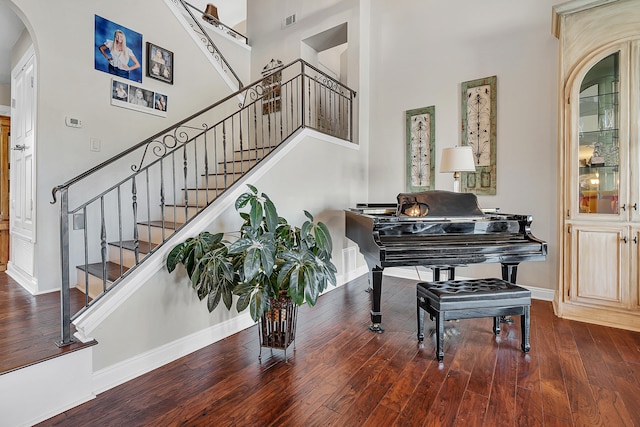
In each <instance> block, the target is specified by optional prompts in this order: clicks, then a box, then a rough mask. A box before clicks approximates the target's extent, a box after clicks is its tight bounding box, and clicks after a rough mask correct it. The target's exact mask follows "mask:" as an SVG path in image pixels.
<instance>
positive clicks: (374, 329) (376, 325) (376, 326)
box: [369, 323, 384, 334]
mask: <svg viewBox="0 0 640 427" xmlns="http://www.w3.org/2000/svg"><path fill="white" fill-rule="evenodd" d="M369 330H370V331H371V332H376V333H378V334H381V333H383V332H384V328H383V327H382V325H381V324H380V323H372V324H370V325H369Z"/></svg>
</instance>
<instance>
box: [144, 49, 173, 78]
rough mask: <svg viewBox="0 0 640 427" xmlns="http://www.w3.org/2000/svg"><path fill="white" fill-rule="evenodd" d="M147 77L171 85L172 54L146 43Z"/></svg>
mask: <svg viewBox="0 0 640 427" xmlns="http://www.w3.org/2000/svg"><path fill="white" fill-rule="evenodd" d="M147 77H151V78H152V79H156V80H161V81H163V82H165V83H169V84H173V52H171V51H169V50H167V49H163V48H161V47H160V46H156V45H155V44H153V43H149V42H147Z"/></svg>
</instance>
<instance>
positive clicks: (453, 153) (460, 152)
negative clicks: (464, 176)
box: [440, 146, 476, 193]
mask: <svg viewBox="0 0 640 427" xmlns="http://www.w3.org/2000/svg"><path fill="white" fill-rule="evenodd" d="M475 170H476V166H475V164H474V162H473V151H472V150H471V147H470V146H464V147H453V148H443V149H442V157H441V158H440V172H453V191H454V192H456V193H459V192H460V172H475Z"/></svg>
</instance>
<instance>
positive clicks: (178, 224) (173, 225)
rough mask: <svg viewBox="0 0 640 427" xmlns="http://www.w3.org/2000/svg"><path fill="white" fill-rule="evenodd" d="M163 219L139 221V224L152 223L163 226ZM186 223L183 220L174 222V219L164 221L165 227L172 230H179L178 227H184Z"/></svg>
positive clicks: (152, 225)
mask: <svg viewBox="0 0 640 427" xmlns="http://www.w3.org/2000/svg"><path fill="white" fill-rule="evenodd" d="M162 224H163V223H162V221H145V222H139V223H138V225H150V226H151V227H160V228H162ZM183 225H184V223H182V222H173V221H166V220H165V221H164V228H167V229H170V230H177V229H178V228H180V227H182V226H183Z"/></svg>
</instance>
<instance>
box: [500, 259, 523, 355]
mask: <svg viewBox="0 0 640 427" xmlns="http://www.w3.org/2000/svg"><path fill="white" fill-rule="evenodd" d="M517 276H518V263H515V264H507V263H502V280H506V281H507V282H511V283H513V284H514V285H515V284H516V277H517ZM500 322H501V323H504V324H507V325H511V324H513V318H512V317H511V316H501V317H500ZM494 332H495V330H494ZM497 333H500V326H499V325H498V332H497ZM523 351H524V350H523Z"/></svg>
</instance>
